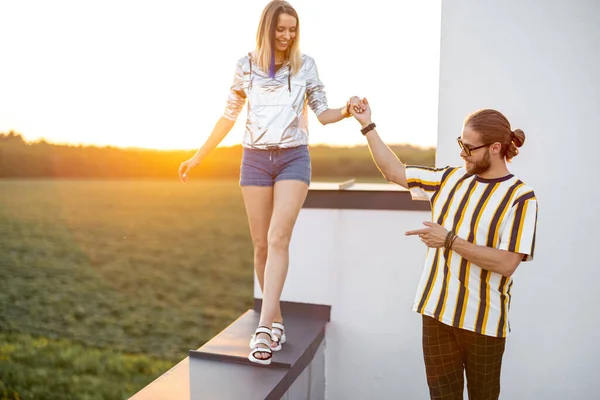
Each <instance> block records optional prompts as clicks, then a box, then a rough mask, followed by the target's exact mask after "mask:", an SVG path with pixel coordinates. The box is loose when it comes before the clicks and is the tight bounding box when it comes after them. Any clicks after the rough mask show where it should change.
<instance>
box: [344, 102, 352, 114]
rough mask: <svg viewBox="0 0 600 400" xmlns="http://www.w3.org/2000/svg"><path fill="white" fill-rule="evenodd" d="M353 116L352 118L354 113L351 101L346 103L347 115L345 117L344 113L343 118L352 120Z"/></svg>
mask: <svg viewBox="0 0 600 400" xmlns="http://www.w3.org/2000/svg"><path fill="white" fill-rule="evenodd" d="M351 116H352V113H351V112H350V100H348V101H347V102H346V115H344V113H343V112H342V117H344V118H350V117H351Z"/></svg>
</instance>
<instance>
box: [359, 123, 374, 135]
mask: <svg viewBox="0 0 600 400" xmlns="http://www.w3.org/2000/svg"><path fill="white" fill-rule="evenodd" d="M376 126H377V125H375V122H371V123H370V124H369V125H367V126H365V127H364V128H362V129H361V130H360V132H361V133H362V134H363V135H366V134H367V133H369V132H370V131H372V130H373V129H375V127H376Z"/></svg>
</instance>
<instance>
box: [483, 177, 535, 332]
mask: <svg viewBox="0 0 600 400" xmlns="http://www.w3.org/2000/svg"><path fill="white" fill-rule="evenodd" d="M523 185H525V184H524V183H521V184H519V185H518V186H517V187H516V188H515V190H514V191H513V193H512V195H511V196H510V198H509V199H508V202H507V203H506V207H504V210H502V214H501V215H500V218H498V225H497V226H496V232H494V239H493V240H492V247H493V248H496V247H497V246H498V233H499V232H500V229H499V228H500V226H501V225H502V220H504V215H506V210H508V209H510V208H512V202H513V198H514V197H515V196H516V194H517V193H518V192H519V189H520V188H521V187H522V186H523ZM508 190H510V186H509V187H508V188H507V191H508ZM501 204H502V201H500V203H499V204H498V207H500V205H501ZM498 207H496V211H494V214H492V216H493V215H496V212H497V211H498ZM492 218H493V217H492ZM490 223H491V220H490ZM488 231H489V228H488ZM491 275H492V273H491V272H490V273H489V274H487V278H486V280H485V281H486V283H487V285H486V288H487V289H486V290H487V294H486V299H487V304H486V305H485V311H484V313H483V324H482V325H481V332H483V333H485V332H486V326H487V318H488V314H489V312H490V305H491V304H492V298H491V296H490V276H491ZM479 306H480V307H481V301H480V304H479Z"/></svg>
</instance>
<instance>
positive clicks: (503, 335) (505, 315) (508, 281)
mask: <svg viewBox="0 0 600 400" xmlns="http://www.w3.org/2000/svg"><path fill="white" fill-rule="evenodd" d="M511 282H512V278H508V279H507V280H506V284H505V285H504V287H503V288H502V294H503V295H504V301H503V302H502V308H503V309H504V326H503V327H502V337H506V327H507V326H508V288H509V287H510V283H511ZM499 326H500V318H498V327H499ZM497 331H498V329H497V328H496V332H497Z"/></svg>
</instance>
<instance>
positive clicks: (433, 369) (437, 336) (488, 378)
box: [423, 315, 506, 400]
mask: <svg viewBox="0 0 600 400" xmlns="http://www.w3.org/2000/svg"><path fill="white" fill-rule="evenodd" d="M505 343H506V338H496V337H492V336H485V335H481V334H479V333H475V332H471V331H468V330H465V329H460V328H455V327H452V326H448V325H445V324H443V323H441V322H439V321H437V320H435V319H433V318H431V317H428V316H426V315H423V356H424V359H425V372H426V373H427V384H428V385H429V394H430V397H431V399H436V400H437V399H444V400H463V390H464V386H465V382H464V375H465V371H466V375H467V391H468V393H469V400H492V399H493V400H496V399H498V396H499V395H500V368H501V365H502V355H503V354H504V345H505Z"/></svg>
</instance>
